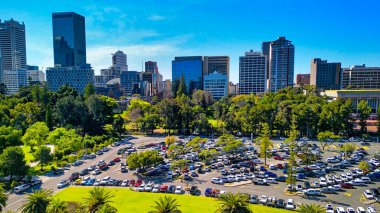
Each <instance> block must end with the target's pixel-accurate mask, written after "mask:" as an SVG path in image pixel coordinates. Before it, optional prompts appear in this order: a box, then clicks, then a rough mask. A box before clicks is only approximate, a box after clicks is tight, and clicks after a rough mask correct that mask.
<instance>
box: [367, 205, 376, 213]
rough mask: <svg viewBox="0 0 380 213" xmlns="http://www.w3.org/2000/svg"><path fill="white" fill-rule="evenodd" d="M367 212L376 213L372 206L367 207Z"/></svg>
mask: <svg viewBox="0 0 380 213" xmlns="http://www.w3.org/2000/svg"><path fill="white" fill-rule="evenodd" d="M367 212H368V213H375V212H376V209H375V207H374V206H369V207H368V208H367Z"/></svg>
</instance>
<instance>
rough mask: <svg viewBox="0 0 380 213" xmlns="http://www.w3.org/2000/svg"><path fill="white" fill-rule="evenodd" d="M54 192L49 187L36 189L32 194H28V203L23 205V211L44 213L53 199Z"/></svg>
mask: <svg viewBox="0 0 380 213" xmlns="http://www.w3.org/2000/svg"><path fill="white" fill-rule="evenodd" d="M52 194H53V192H52V191H51V190H47V189H38V190H34V191H33V193H32V194H27V197H26V203H24V204H23V205H22V206H21V212H22V213H36V212H41V213H44V212H46V210H47V207H48V206H49V203H50V201H51V200H52Z"/></svg>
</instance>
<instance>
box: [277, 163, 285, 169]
mask: <svg viewBox="0 0 380 213" xmlns="http://www.w3.org/2000/svg"><path fill="white" fill-rule="evenodd" d="M276 167H277V169H283V168H284V166H283V165H282V164H281V163H278V164H277V165H276Z"/></svg>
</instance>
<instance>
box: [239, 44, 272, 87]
mask: <svg viewBox="0 0 380 213" xmlns="http://www.w3.org/2000/svg"><path fill="white" fill-rule="evenodd" d="M267 60H268V59H267V56H265V55H263V54H261V53H260V52H253V51H252V50H251V51H249V52H246V53H245V56H240V57H239V94H251V93H254V94H262V93H264V92H266V88H267V75H266V74H267Z"/></svg>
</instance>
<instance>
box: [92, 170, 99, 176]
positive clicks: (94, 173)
mask: <svg viewBox="0 0 380 213" xmlns="http://www.w3.org/2000/svg"><path fill="white" fill-rule="evenodd" d="M100 173H101V171H100V170H99V169H95V170H94V171H92V172H91V174H92V175H98V174H100Z"/></svg>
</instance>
